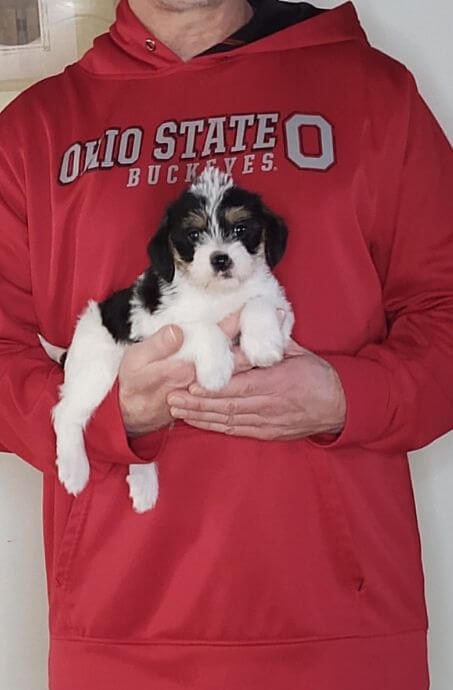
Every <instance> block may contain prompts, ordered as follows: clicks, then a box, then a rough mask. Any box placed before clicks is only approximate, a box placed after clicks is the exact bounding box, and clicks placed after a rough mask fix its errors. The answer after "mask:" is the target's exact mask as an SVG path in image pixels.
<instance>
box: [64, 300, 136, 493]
mask: <svg viewBox="0 0 453 690" xmlns="http://www.w3.org/2000/svg"><path fill="white" fill-rule="evenodd" d="M124 348H125V345H123V344H120V343H117V342H116V341H115V340H114V339H113V337H112V336H111V334H110V333H109V331H108V330H107V329H106V328H105V326H104V325H103V323H102V318H101V313H100V311H99V307H98V305H97V303H96V302H93V301H90V302H89V303H88V306H87V308H86V310H85V311H84V312H83V314H82V315H81V317H80V319H79V321H78V323H77V326H76V329H75V332H74V337H73V340H72V343H71V346H70V348H69V350H68V355H67V359H66V363H65V379H64V383H63V385H62V386H61V387H60V401H59V402H58V403H57V405H55V407H54V408H53V410H52V419H53V424H54V429H55V433H56V436H57V460H56V463H57V467H58V477H59V479H60V481H61V482H62V483H63V484H64V486H65V487H66V490H67V491H68V492H69V493H71V494H74V495H77V494H78V493H80V492H81V491H82V489H84V487H85V486H86V484H87V482H88V477H89V473H90V469H89V463H88V458H87V455H86V451H85V443H84V438H83V431H84V429H85V427H86V425H87V424H88V422H89V420H90V418H91V416H92V415H93V413H94V412H95V410H96V408H97V407H98V406H99V405H100V403H101V402H102V401H103V399H104V398H105V396H106V395H107V393H108V392H109V391H110V389H111V387H112V386H113V383H114V381H115V379H116V376H117V374H118V370H119V366H120V362H121V358H122V355H123V352H124Z"/></svg>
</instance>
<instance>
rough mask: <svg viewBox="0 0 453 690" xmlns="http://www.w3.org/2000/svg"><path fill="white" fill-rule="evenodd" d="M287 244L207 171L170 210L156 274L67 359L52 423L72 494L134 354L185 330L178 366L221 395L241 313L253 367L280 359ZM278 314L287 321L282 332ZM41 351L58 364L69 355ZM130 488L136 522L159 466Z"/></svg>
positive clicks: (247, 201)
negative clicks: (230, 331) (162, 335)
mask: <svg viewBox="0 0 453 690" xmlns="http://www.w3.org/2000/svg"><path fill="white" fill-rule="evenodd" d="M286 241H287V228H286V226H285V223H284V222H283V220H282V219H281V218H280V217H278V216H277V215H275V214H274V213H272V212H271V211H270V210H269V209H268V208H267V207H266V206H265V205H264V204H263V202H262V200H261V198H260V196H258V195H257V194H253V193H251V192H248V191H246V190H244V189H242V188H239V187H237V186H235V185H234V183H233V181H232V179H231V177H229V176H227V175H226V174H225V173H223V172H221V171H219V170H218V169H216V168H212V167H208V168H206V169H205V170H204V172H203V173H202V174H201V175H200V176H199V177H198V178H197V179H196V180H195V181H194V182H193V184H192V185H191V186H190V188H188V189H187V190H185V191H184V192H183V193H182V195H181V196H180V197H179V198H178V199H177V200H176V201H174V202H173V203H172V204H170V205H169V206H168V208H167V209H166V212H165V215H164V218H163V220H162V222H161V225H160V227H159V228H158V230H157V232H156V234H155V235H154V237H153V238H152V240H151V242H150V244H149V246H148V254H149V256H150V259H151V266H150V267H149V268H148V269H147V270H146V271H145V272H144V273H142V274H141V275H140V276H138V278H137V279H136V281H135V282H134V284H133V285H131V286H130V287H128V288H126V289H124V290H120V291H119V292H116V293H114V294H113V295H112V296H111V297H109V298H108V299H106V300H104V301H103V302H95V301H93V300H90V301H89V302H88V305H87V307H86V309H85V310H84V311H83V313H82V314H81V316H80V318H79V320H78V322H77V325H76V328H75V332H74V336H73V340H72V342H71V345H70V346H69V348H68V350H67V353H66V360H65V375H64V383H63V385H62V386H61V387H60V396H59V402H58V403H57V405H56V406H55V407H54V408H53V411H52V419H53V424H54V429H55V432H56V437H57V460H56V462H57V466H58V476H59V479H60V481H61V482H62V483H63V484H64V486H65V487H66V489H67V491H68V492H69V493H71V494H74V495H76V494H78V493H79V492H80V491H82V489H83V488H84V487H85V485H86V484H87V482H88V478H89V463H88V458H87V455H86V452H85V445H84V437H83V431H84V428H85V427H86V425H87V424H88V422H89V420H90V418H91V416H92V415H93V413H94V411H95V410H96V408H97V407H98V406H99V405H100V403H101V402H102V400H103V399H104V398H105V396H106V395H107V393H108V392H109V390H110V389H111V388H112V386H113V383H114V381H115V379H116V377H117V374H118V370H119V366H120V361H121V358H122V356H123V353H124V351H125V348H126V347H128V345H130V344H132V343H135V342H139V341H141V340H143V339H144V338H147V337H149V336H151V335H153V333H155V332H156V331H157V330H159V328H161V327H162V326H165V325H167V324H177V325H178V326H180V327H181V328H182V330H183V333H184V343H183V346H182V348H181V349H180V350H179V351H178V352H177V353H176V354H175V355H174V357H178V358H181V359H185V360H188V361H192V362H194V364H195V369H196V374H197V380H198V382H199V383H200V384H201V385H202V386H203V387H204V388H206V389H208V390H212V391H216V390H219V389H220V388H222V387H223V386H225V384H227V383H228V381H229V379H230V377H231V375H232V372H233V354H232V350H231V343H230V341H229V339H228V338H227V336H225V334H224V333H223V331H222V330H221V329H220V328H219V326H218V325H217V324H218V323H219V322H220V321H221V320H222V319H223V318H224V317H225V316H227V315H228V314H231V313H233V312H235V311H237V310H239V309H241V308H242V311H241V315H240V347H241V349H242V351H243V352H244V353H245V355H246V356H247V358H248V359H249V361H250V362H251V364H252V365H254V366H257V367H267V366H271V365H272V364H275V363H276V362H278V361H280V360H281V359H282V357H283V351H284V348H285V346H286V345H287V343H288V341H289V337H290V333H291V330H292V327H293V323H294V316H293V311H292V309H291V306H290V304H289V303H288V301H287V299H286V297H285V293H284V290H283V288H282V287H281V286H280V285H279V283H278V282H277V280H276V278H275V277H274V276H273V274H272V273H271V269H272V268H273V267H274V266H275V265H276V264H277V262H278V261H279V260H280V259H281V258H282V256H283V254H284V251H285V247H286ZM277 308H281V309H283V310H284V311H285V312H286V318H285V320H284V322H283V325H282V326H280V322H279V320H278V316H277V311H276V310H277ZM41 342H42V344H43V346H44V347H45V349H46V351H47V352H48V354H49V355H50V356H52V357H53V358H57V356H58V357H59V355H60V354H61V353H62V350H61V349H59V348H55V347H53V346H51V345H49V344H48V343H46V342H45V341H41ZM127 482H128V484H129V495H130V497H131V498H132V503H133V506H134V508H135V510H136V511H137V512H144V511H146V510H149V509H150V508H152V507H153V506H154V505H155V503H156V500H157V496H158V479H157V467H156V463H155V462H153V463H150V464H136V465H130V466H129V474H128V476H127Z"/></svg>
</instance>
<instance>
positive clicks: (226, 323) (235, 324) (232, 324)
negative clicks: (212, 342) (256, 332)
mask: <svg viewBox="0 0 453 690" xmlns="http://www.w3.org/2000/svg"><path fill="white" fill-rule="evenodd" d="M240 316H241V312H240V311H236V312H234V314H230V315H229V316H226V317H225V318H224V319H222V321H220V322H219V326H220V328H221V329H222V331H223V332H224V333H225V335H226V336H227V337H228V338H230V340H234V339H235V338H236V337H237V336H238V335H239V332H240V330H241V329H240V324H239V320H240Z"/></svg>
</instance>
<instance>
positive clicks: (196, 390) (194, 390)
mask: <svg viewBox="0 0 453 690" xmlns="http://www.w3.org/2000/svg"><path fill="white" fill-rule="evenodd" d="M189 393H191V394H192V395H201V394H202V393H203V389H202V388H201V386H197V384H196V383H194V384H192V386H189Z"/></svg>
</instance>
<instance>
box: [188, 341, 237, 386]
mask: <svg viewBox="0 0 453 690" xmlns="http://www.w3.org/2000/svg"><path fill="white" fill-rule="evenodd" d="M196 369H197V381H198V383H199V384H200V386H202V387H203V388H205V389H206V390H207V391H219V390H220V389H221V388H223V387H224V386H226V384H227V383H228V382H229V380H230V379H231V376H232V375H233V370H234V357H233V353H232V352H231V350H230V349H228V350H226V352H225V353H224V355H223V356H222V357H221V358H219V359H218V360H214V361H212V362H207V361H206V360H203V361H200V362H197V364H196Z"/></svg>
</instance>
